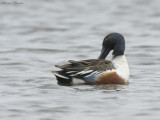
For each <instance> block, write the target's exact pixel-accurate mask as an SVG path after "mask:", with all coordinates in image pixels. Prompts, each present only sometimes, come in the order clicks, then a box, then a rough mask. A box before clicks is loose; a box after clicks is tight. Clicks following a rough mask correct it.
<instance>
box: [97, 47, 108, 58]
mask: <svg viewBox="0 0 160 120" xmlns="http://www.w3.org/2000/svg"><path fill="white" fill-rule="evenodd" d="M109 52H110V49H108V48H102V51H101V54H100V56H99V58H98V59H105V58H106V57H107V55H108V54H109Z"/></svg>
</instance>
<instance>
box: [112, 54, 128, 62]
mask: <svg viewBox="0 0 160 120" xmlns="http://www.w3.org/2000/svg"><path fill="white" fill-rule="evenodd" d="M112 62H113V63H119V64H121V63H124V62H125V63H127V60H126V57H125V55H118V56H114V55H113V57H112Z"/></svg>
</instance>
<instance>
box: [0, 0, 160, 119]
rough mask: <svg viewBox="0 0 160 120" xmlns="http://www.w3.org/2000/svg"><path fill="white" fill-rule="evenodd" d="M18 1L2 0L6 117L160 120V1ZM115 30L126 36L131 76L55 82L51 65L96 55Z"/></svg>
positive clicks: (1, 109)
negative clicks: (124, 80) (120, 80)
mask: <svg viewBox="0 0 160 120" xmlns="http://www.w3.org/2000/svg"><path fill="white" fill-rule="evenodd" d="M5 1H6V0H5ZM7 2H8V3H7ZM16 2H17V3H15V2H14V1H12V0H8V1H6V3H5V4H4V1H3V0H1V1H0V16H1V19H0V119H1V120H75V119H78V120H82V119H83V120H97V119H99V120H128V119H130V120H160V72H159V70H160V1H159V0H121V1H120V0H37V1H33V0H17V1H16ZM18 3H21V4H18ZM110 32H119V33H121V34H123V35H124V37H125V39H126V51H125V54H126V57H127V60H128V63H129V66H130V71H131V75H130V79H129V81H130V83H129V84H128V85H99V86H96V85H92V86H91V85H73V86H60V85H58V84H57V81H56V79H55V77H54V76H53V75H52V74H51V72H50V71H51V70H54V69H55V68H54V65H55V64H57V63H60V62H62V63H63V62H64V61H67V60H69V59H73V60H82V59H91V58H97V57H98V56H99V54H100V50H101V43H102V40H103V38H104V37H105V35H106V34H108V33H110Z"/></svg>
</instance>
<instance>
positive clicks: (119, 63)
mask: <svg viewBox="0 0 160 120" xmlns="http://www.w3.org/2000/svg"><path fill="white" fill-rule="evenodd" d="M112 63H113V64H114V66H115V68H116V70H115V71H116V73H117V74H118V75H119V76H120V77H121V78H122V79H124V80H125V82H128V79H129V67H128V63H127V60H126V57H125V55H120V56H116V57H114V58H113V59H112Z"/></svg>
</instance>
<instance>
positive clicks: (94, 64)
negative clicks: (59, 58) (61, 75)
mask: <svg viewBox="0 0 160 120" xmlns="http://www.w3.org/2000/svg"><path fill="white" fill-rule="evenodd" d="M68 62H69V64H65V65H61V66H60V65H55V66H56V67H58V68H60V69H62V71H63V72H65V73H66V74H67V75H69V76H71V77H75V78H80V79H82V78H84V77H87V76H92V75H97V74H100V73H102V72H104V71H106V70H112V69H115V67H114V65H113V64H112V62H111V61H108V60H98V59H89V60H81V61H73V60H69V61H68Z"/></svg>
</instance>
